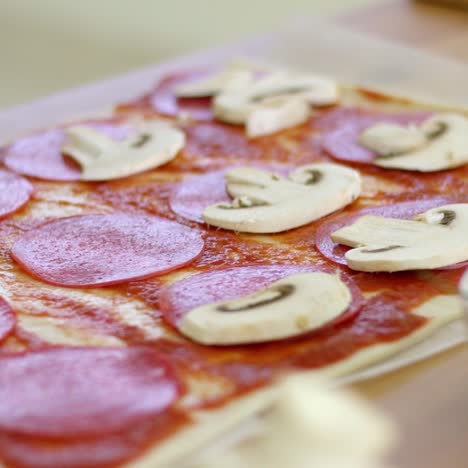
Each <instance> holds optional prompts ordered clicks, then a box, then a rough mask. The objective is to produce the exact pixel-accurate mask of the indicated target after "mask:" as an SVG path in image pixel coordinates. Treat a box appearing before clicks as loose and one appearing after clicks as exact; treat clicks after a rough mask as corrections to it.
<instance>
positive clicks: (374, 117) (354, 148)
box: [316, 109, 430, 164]
mask: <svg viewBox="0 0 468 468" xmlns="http://www.w3.org/2000/svg"><path fill="white" fill-rule="evenodd" d="M429 116H430V114H428V113H421V112H420V113H406V114H386V113H371V112H369V111H362V110H357V109H336V110H334V111H332V112H331V113H328V114H326V115H325V116H324V117H323V118H322V121H320V119H318V121H317V122H316V125H317V127H318V128H323V129H324V130H325V131H324V135H323V141H322V146H323V148H324V149H325V151H326V152H327V153H328V154H330V156H332V157H334V158H336V159H339V160H341V161H350V162H354V163H362V164H372V162H373V161H374V158H375V157H376V154H375V153H374V152H373V151H371V150H369V149H367V148H365V147H364V146H361V145H360V144H359V142H358V140H359V136H360V135H361V133H362V132H363V131H364V130H365V129H366V128H368V127H370V126H372V125H374V124H377V123H381V122H387V123H394V124H399V125H409V124H421V123H422V122H423V121H424V120H426V119H427V118H428V117H429Z"/></svg>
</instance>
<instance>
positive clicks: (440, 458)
mask: <svg viewBox="0 0 468 468" xmlns="http://www.w3.org/2000/svg"><path fill="white" fill-rule="evenodd" d="M338 22H339V23H342V24H345V25H348V26H351V27H352V28H354V29H356V30H358V31H364V32H367V33H370V34H374V35H377V36H380V37H383V38H385V39H390V40H392V41H395V42H400V43H403V44H405V45H410V46H413V47H417V48H422V49H425V50H428V51H430V52H433V53H435V54H439V55H444V56H448V57H452V58H455V59H457V60H460V61H463V62H466V63H468V10H466V11H463V10H459V9H452V8H448V7H443V6H435V5H433V4H427V3H423V2H411V1H405V0H397V1H390V2H385V3H377V4H375V5H372V6H370V7H366V8H363V9H358V10H354V11H352V12H351V13H348V14H346V15H342V16H341V17H340V18H338ZM467 87H468V84H467ZM467 92H468V91H467ZM355 387H356V388H357V389H358V390H359V391H360V392H362V393H364V394H365V395H366V396H368V397H371V398H372V399H373V400H375V401H377V402H378V404H379V405H380V406H381V407H383V408H384V409H385V410H386V411H387V412H388V413H389V414H390V415H391V416H392V417H393V418H394V419H395V420H396V421H397V423H398V424H399V426H400V428H401V431H402V440H401V442H400V444H399V447H398V449H397V450H396V451H395V454H394V455H393V459H392V462H393V464H394V466H395V467H397V468H468V345H465V346H459V347H458V348H455V349H453V350H451V351H448V352H445V353H443V354H441V355H438V356H436V357H434V358H432V359H428V360H426V361H424V362H422V363H418V364H415V365H413V366H409V367H407V368H405V369H401V370H399V371H397V372H394V373H392V374H390V375H386V376H383V377H381V378H378V379H374V380H372V381H369V382H363V383H361V384H359V385H356V386H355Z"/></svg>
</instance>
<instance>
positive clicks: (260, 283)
mask: <svg viewBox="0 0 468 468" xmlns="http://www.w3.org/2000/svg"><path fill="white" fill-rule="evenodd" d="M313 271H325V270H324V269H320V268H315V267H311V266H301V265H262V266H247V267H237V268H225V269H220V270H213V271H210V272H207V273H200V274H198V275H194V276H191V277H189V278H187V279H184V280H182V281H179V282H177V283H174V284H172V285H170V286H168V287H166V288H165V289H163V290H162V291H161V294H160V296H159V306H160V309H161V312H162V314H163V317H164V319H165V320H166V321H167V322H168V323H169V324H170V325H172V326H173V327H175V328H177V327H178V325H179V323H180V321H181V320H182V318H183V317H184V315H185V314H186V313H188V312H190V311H191V310H192V309H194V308H195V307H198V306H201V305H204V304H211V303H213V302H219V301H227V300H230V299H237V298H239V297H243V296H246V295H247V294H251V293H253V292H255V291H257V290H258V289H261V288H264V287H266V286H268V285H270V284H272V283H274V282H275V281H278V280H280V279H282V278H285V277H287V276H291V275H295V274H298V273H306V272H313ZM325 272H327V271H325ZM342 279H343V281H345V282H346V284H347V286H348V287H349V288H350V290H351V293H352V295H353V300H352V303H351V305H350V307H349V308H348V310H347V311H346V312H345V313H344V314H342V315H341V316H340V317H339V318H337V320H336V321H334V322H333V324H336V323H340V322H343V321H345V320H347V319H349V318H351V317H353V316H354V315H356V314H357V313H358V312H359V309H360V308H361V307H362V304H363V300H362V296H361V293H360V291H359V289H358V288H357V286H355V285H354V283H353V282H352V281H351V280H350V279H349V278H347V277H342Z"/></svg>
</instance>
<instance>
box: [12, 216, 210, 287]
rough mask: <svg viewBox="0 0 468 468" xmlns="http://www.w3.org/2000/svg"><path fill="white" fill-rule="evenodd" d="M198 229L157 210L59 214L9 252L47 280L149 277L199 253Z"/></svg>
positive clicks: (89, 282)
mask: <svg viewBox="0 0 468 468" xmlns="http://www.w3.org/2000/svg"><path fill="white" fill-rule="evenodd" d="M203 246H204V241H203V239H202V237H201V234H200V232H198V231H196V230H194V229H190V228H188V227H186V226H182V225H180V224H178V223H175V222H173V221H167V220H164V219H161V218H157V217H155V216H143V215H130V214H106V215H99V214H96V215H85V216H72V217H70V218H61V219H57V220H54V221H51V222H48V223H46V224H43V225H42V226H39V227H37V228H35V229H32V230H31V231H28V232H27V233H25V234H24V235H23V236H22V237H20V238H19V239H18V240H17V241H16V243H15V244H14V245H13V247H12V249H11V255H12V257H13V259H14V260H16V261H17V262H18V263H19V264H20V265H21V266H22V267H23V268H24V269H25V270H26V271H27V272H28V273H30V274H31V275H32V276H34V277H37V278H39V279H40V280H42V281H45V282H46V283H51V284H55V285H59V286H68V287H78V288H80V287H95V286H108V285H113V284H119V283H125V282H127V281H130V280H137V279H145V278H149V277H151V276H156V275H161V274H164V273H167V272H169V271H172V270H175V269H177V268H181V267H183V266H185V265H187V264H189V263H190V262H192V261H193V260H194V259H195V258H197V257H198V255H200V253H201V252H202V250H203Z"/></svg>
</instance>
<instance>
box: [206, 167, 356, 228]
mask: <svg viewBox="0 0 468 468" xmlns="http://www.w3.org/2000/svg"><path fill="white" fill-rule="evenodd" d="M225 179H226V182H227V192H228V193H229V195H230V196H231V197H233V199H234V200H233V202H232V203H230V204H229V203H217V204H216V205H212V206H209V207H208V208H206V209H205V210H204V211H203V215H202V216H203V219H204V220H205V221H206V223H208V224H211V225H213V226H217V227H221V228H224V229H230V230H233V231H238V232H251V233H274V232H282V231H286V230H288V229H293V228H296V227H299V226H303V225H305V224H308V223H311V222H312V221H315V220H317V219H319V218H321V217H323V216H326V215H327V214H330V213H332V212H333V211H336V210H339V209H340V208H343V207H344V206H346V205H348V204H349V203H351V202H352V201H354V200H355V199H356V198H357V197H358V196H359V194H360V192H361V177H360V175H359V173H358V172H357V171H355V170H353V169H350V168H347V167H344V166H340V165H338V164H328V163H321V164H308V165H306V166H302V167H299V168H298V169H296V170H295V171H293V172H292V173H291V174H289V178H284V177H282V176H279V175H277V174H274V173H271V172H268V171H263V170H260V169H256V168H252V167H239V168H236V169H233V170H231V171H228V172H226V174H225Z"/></svg>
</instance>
